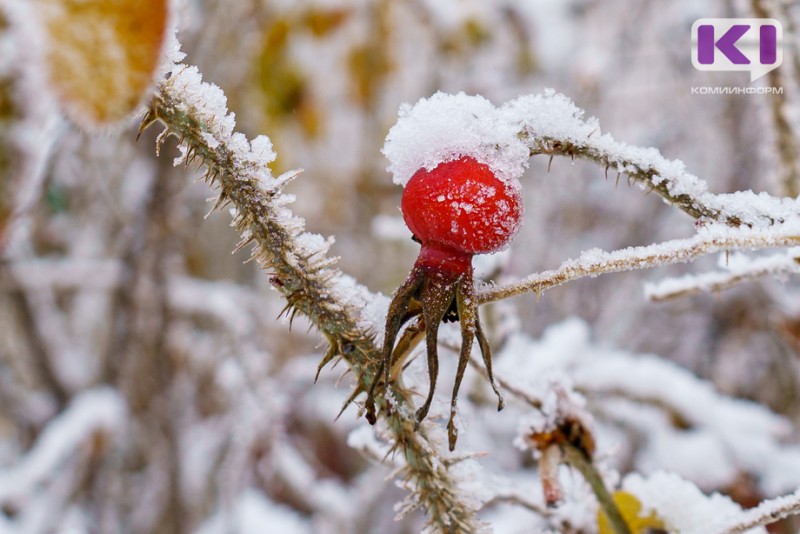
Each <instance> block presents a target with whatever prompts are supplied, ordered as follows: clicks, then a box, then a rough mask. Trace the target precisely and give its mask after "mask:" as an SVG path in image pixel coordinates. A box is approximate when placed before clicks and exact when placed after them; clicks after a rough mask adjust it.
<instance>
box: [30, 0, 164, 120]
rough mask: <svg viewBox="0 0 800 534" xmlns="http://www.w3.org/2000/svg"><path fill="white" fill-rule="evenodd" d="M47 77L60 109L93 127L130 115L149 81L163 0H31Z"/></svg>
mask: <svg viewBox="0 0 800 534" xmlns="http://www.w3.org/2000/svg"><path fill="white" fill-rule="evenodd" d="M33 5H34V10H35V13H36V15H37V16H38V18H39V21H40V23H41V25H42V27H43V28H42V29H43V40H44V53H45V56H46V62H47V64H48V67H49V68H48V70H49V81H50V85H51V87H52V89H53V90H54V92H55V93H56V94H57V95H58V98H59V100H60V102H61V105H62V107H63V108H64V111H65V113H66V114H67V116H69V117H70V118H71V119H72V120H73V121H75V122H76V123H77V124H79V125H81V126H84V127H97V126H101V125H106V124H113V123H115V122H119V121H121V120H123V119H125V118H126V117H128V116H130V115H131V114H132V113H133V112H134V111H135V110H136V107H137V106H138V105H139V103H140V102H141V100H142V98H143V97H144V95H145V93H146V92H147V90H148V89H149V88H150V86H151V85H152V84H153V78H154V76H155V74H156V72H157V70H158V66H159V63H160V60H161V55H162V50H163V48H164V46H163V45H164V42H165V41H166V35H167V28H168V23H169V5H170V3H169V1H168V0H36V1H35V3H34V4H33Z"/></svg>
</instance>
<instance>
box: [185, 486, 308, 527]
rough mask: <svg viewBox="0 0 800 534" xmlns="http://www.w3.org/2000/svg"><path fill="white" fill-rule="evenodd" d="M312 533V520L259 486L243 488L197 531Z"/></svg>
mask: <svg viewBox="0 0 800 534" xmlns="http://www.w3.org/2000/svg"><path fill="white" fill-rule="evenodd" d="M264 532H280V533H281V534H310V533H311V532H313V530H312V528H311V524H310V522H309V521H307V520H305V519H303V518H302V516H300V514H298V513H297V512H295V511H294V510H292V509H291V508H289V507H287V506H284V505H280V504H276V503H274V502H272V501H270V500H269V499H267V498H266V497H265V496H264V495H263V494H262V493H260V492H259V491H257V490H255V489H247V490H245V491H243V492H242V493H241V494H240V495H239V496H238V497H237V499H236V501H235V502H234V504H233V506H231V507H229V508H222V509H220V510H218V511H217V512H216V513H215V514H214V515H213V516H211V518H209V519H208V520H207V521H206V522H205V523H204V524H203V525H201V526H200V528H198V529H197V530H195V534H229V533H235V534H263V533H264Z"/></svg>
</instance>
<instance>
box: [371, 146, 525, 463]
mask: <svg viewBox="0 0 800 534" xmlns="http://www.w3.org/2000/svg"><path fill="white" fill-rule="evenodd" d="M401 210H402V212H403V219H404V220H405V222H406V225H407V226H408V227H409V229H410V230H411V231H412V233H413V234H414V237H415V238H416V239H417V240H418V241H419V242H420V243H421V245H422V248H421V249H420V253H419V257H418V258H417V261H416V263H415V264H414V268H413V269H412V271H411V273H410V274H409V275H408V278H407V279H406V281H405V282H404V283H403V284H402V285H401V286H400V287H399V288H398V289H397V291H396V292H395V295H394V297H393V299H392V302H391V304H390V306H389V313H388V315H387V317H386V331H385V335H384V343H383V359H382V361H381V363H380V365H379V367H378V370H377V373H376V374H375V376H374V377H373V380H372V385H371V387H370V390H369V393H368V396H367V402H366V407H367V419H368V420H369V421H370V422H371V423H374V422H375V420H376V409H375V388H376V386H377V385H378V382H379V381H380V379H381V374H382V373H383V375H384V376H383V383H384V387H385V386H386V385H387V384H388V383H389V379H390V376H391V375H392V373H391V371H392V366H393V363H394V361H393V357H392V356H393V351H394V345H395V340H396V339H397V335H398V333H399V331H400V328H402V326H403V324H404V323H406V322H407V321H409V320H410V319H412V318H414V317H419V316H421V320H422V323H424V327H425V336H426V348H427V354H428V372H429V377H430V389H429V391H428V396H427V398H426V400H425V403H424V404H423V405H422V407H421V408H420V409H419V410H417V413H416V424H417V425H419V423H420V422H421V421H422V420H423V419H424V418H425V416H426V415H427V414H428V410H429V409H430V405H431V401H432V400H433V394H434V391H435V388H436V379H437V377H438V371H439V360H438V353H437V334H438V329H439V324H440V323H441V322H442V321H443V320H444V321H448V320H458V321H460V323H461V337H462V343H461V354H460V356H459V361H458V371H457V373H456V381H455V386H454V388H453V395H452V398H451V403H450V421H449V422H448V426H447V429H448V437H449V445H450V449H451V450H452V449H453V448H454V447H455V442H456V438H457V430H456V428H455V425H454V422H453V420H454V417H455V413H456V402H457V398H458V390H459V387H460V385H461V380H462V378H463V375H464V370H465V369H466V365H467V362H468V361H469V356H470V351H471V350H472V344H473V341H474V339H475V338H477V340H478V345H479V346H480V349H481V354H482V355H483V360H484V364H485V365H486V370H487V375H488V377H489V381H490V382H491V384H492V388H494V391H495V393H496V394H497V397H498V410H500V409H502V408H503V399H502V396H501V395H500V392H499V391H498V390H497V387H496V385H495V383H494V377H493V375H492V364H491V353H490V349H489V344H488V342H487V341H486V337H485V336H484V335H483V331H482V329H481V325H480V321H479V320H478V311H477V304H476V302H475V298H474V283H473V273H472V256H473V255H475V254H486V253H489V252H495V251H497V250H500V249H502V248H503V247H505V246H506V245H507V244H508V243H509V241H511V239H512V238H513V237H514V235H515V234H516V232H517V230H518V229H519V226H520V222H521V219H522V212H523V208H522V201H521V199H520V194H519V191H518V190H517V189H516V188H515V187H514V186H512V185H511V184H509V183H507V182H504V181H502V180H500V179H499V178H497V176H495V174H494V173H493V172H492V170H491V169H490V168H489V167H488V166H487V165H485V164H483V163H479V162H478V161H476V160H475V159H474V158H471V157H462V158H460V159H457V160H454V161H449V162H445V163H441V164H440V165H438V166H437V167H436V168H434V169H432V170H430V171H428V170H426V169H420V170H418V171H417V172H416V173H415V174H414V176H412V177H411V179H410V180H409V181H408V183H407V184H406V187H405V190H404V191H403V198H402V201H401ZM384 405H385V407H386V411H387V413H388V411H389V404H388V402H385V404H384Z"/></svg>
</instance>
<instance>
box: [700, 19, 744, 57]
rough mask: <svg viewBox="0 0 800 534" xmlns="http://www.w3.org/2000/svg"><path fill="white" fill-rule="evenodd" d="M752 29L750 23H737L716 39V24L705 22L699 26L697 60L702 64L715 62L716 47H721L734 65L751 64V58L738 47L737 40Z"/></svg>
mask: <svg viewBox="0 0 800 534" xmlns="http://www.w3.org/2000/svg"><path fill="white" fill-rule="evenodd" d="M749 29H750V25H749V24H735V25H733V26H731V27H730V28H729V29H728V31H726V32H725V33H724V34H722V37H720V38H719V40H718V41H716V42H715V41H714V26H712V25H710V24H703V25H701V26H698V28H697V61H698V63H700V64H701V65H711V64H712V63H714V49H715V48H717V49H719V51H720V52H722V54H723V55H724V56H725V57H727V58H728V60H730V62H731V63H733V64H734V65H749V64H750V60H749V59H747V56H745V55H744V54H742V53H741V52H740V51H739V49H738V48H736V41H738V40H739V39H740V38H741V37H742V35H744V34H745V33H747V30H749Z"/></svg>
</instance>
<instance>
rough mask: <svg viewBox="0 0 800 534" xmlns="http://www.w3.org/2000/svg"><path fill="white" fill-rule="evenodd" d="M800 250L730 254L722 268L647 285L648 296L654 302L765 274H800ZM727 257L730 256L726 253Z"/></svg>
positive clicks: (714, 290)
mask: <svg viewBox="0 0 800 534" xmlns="http://www.w3.org/2000/svg"><path fill="white" fill-rule="evenodd" d="M798 254H800V251H798V250H795V249H790V250H788V251H787V252H786V253H781V254H772V255H770V256H763V257H759V258H749V257H747V256H745V255H744V254H736V255H730V256H729V257H724V261H721V262H720V264H721V267H723V270H721V271H714V272H709V273H703V274H697V275H694V274H688V275H685V276H681V277H679V278H667V279H665V280H661V281H660V282H656V283H647V284H645V286H644V292H645V296H646V297H647V298H648V299H649V300H652V301H654V302H660V301H663V300H669V299H674V298H679V297H686V296H689V295H695V294H697V293H703V292H718V291H723V290H725V289H729V288H731V287H733V286H735V285H738V284H741V283H742V282H747V281H752V280H758V279H760V278H764V277H766V276H788V275H791V274H797V273H800V264H798ZM726 256H727V255H726Z"/></svg>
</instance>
